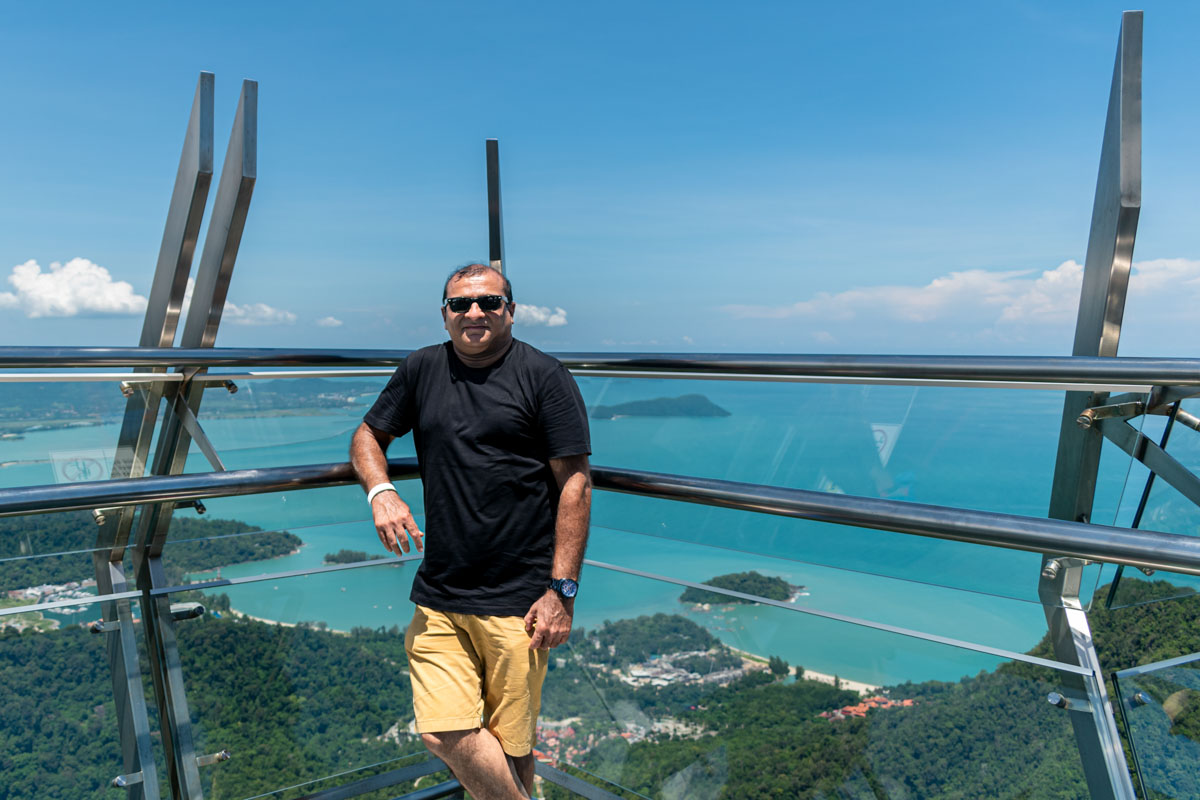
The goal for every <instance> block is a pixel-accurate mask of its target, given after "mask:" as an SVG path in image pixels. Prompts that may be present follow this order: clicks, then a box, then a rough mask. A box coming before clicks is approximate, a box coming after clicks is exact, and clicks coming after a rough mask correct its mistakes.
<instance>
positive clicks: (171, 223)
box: [97, 72, 214, 562]
mask: <svg viewBox="0 0 1200 800" xmlns="http://www.w3.org/2000/svg"><path fill="white" fill-rule="evenodd" d="M213 87H214V78H213V74H212V73H211V72H201V73H200V78H199V80H198V81H197V83H196V94H195V97H194V98H193V99H192V113H191V116H190V117H189V118H188V126H187V132H186V133H185V134H184V139H183V152H182V153H181V154H180V156H179V169H178V170H177V171H176V173H175V188H174V190H173V191H172V192H171V204H170V206H169V208H168V209H167V222H166V225H165V226H164V228H163V237H162V243H161V244H160V245H159V250H158V264H157V266H156V267H155V270H154V281H153V283H152V284H151V288H150V301H149V303H148V304H147V306H146V316H145V319H144V320H143V321H142V334H141V338H140V339H139V341H138V344H139V346H140V347H156V348H158V347H163V348H168V347H170V346H171V345H172V344H174V342H175V330H176V327H177V325H178V322H179V309H180V306H181V304H182V303H183V296H184V293H185V291H186V289H187V279H188V274H189V273H190V272H191V269H192V256H193V254H194V253H195V250H196V241H197V240H198V239H199V236H200V223H201V221H202V219H203V217H204V206H205V203H206V202H207V200H208V189H209V186H210V184H211V183H212V172H213ZM135 371H139V372H142V371H145V372H161V371H163V370H162V368H160V367H149V368H135ZM162 395H163V386H162V385H161V384H150V385H149V386H147V387H146V391H145V392H144V393H143V392H134V393H133V394H132V395H131V396H130V397H129V400H128V402H127V403H126V408H125V416H124V419H123V420H122V423H121V432H120V434H119V437H118V440H117V452H116V457H115V458H114V460H113V471H112V477H114V478H136V477H139V476H141V475H144V474H145V472H146V460H147V457H148V456H149V453H150V441H151V439H152V438H153V435H154V423H155V421H156V419H157V418H158V406H159V401H160V399H161V398H162ZM132 521H133V514H132V509H130V511H129V512H126V513H122V514H121V515H120V520H119V523H118V524H117V525H113V526H110V527H109V528H108V530H103V529H102V534H103V536H102V538H103V539H104V541H98V542H97V546H103V547H111V548H113V553H112V560H113V561H116V562H119V561H121V559H122V558H123V557H124V548H125V545H126V543H127V542H128V539H129V531H130V527H131V524H132Z"/></svg>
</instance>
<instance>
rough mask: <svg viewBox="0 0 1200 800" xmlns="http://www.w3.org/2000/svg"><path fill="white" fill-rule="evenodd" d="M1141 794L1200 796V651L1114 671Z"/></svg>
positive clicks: (1168, 796) (1153, 796) (1154, 796)
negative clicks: (1140, 785)
mask: <svg viewBox="0 0 1200 800" xmlns="http://www.w3.org/2000/svg"><path fill="white" fill-rule="evenodd" d="M1114 684H1115V686H1116V692H1117V696H1118V698H1117V699H1118V701H1119V705H1120V708H1121V712H1122V717H1123V719H1124V721H1125V730H1126V733H1127V734H1128V736H1129V742H1130V744H1131V746H1132V748H1133V752H1134V755H1135V759H1136V764H1137V774H1138V778H1139V780H1140V781H1141V783H1142V796H1143V797H1152V798H1160V797H1161V798H1196V797H1200V770H1197V765H1198V764H1200V654H1195V655H1191V656H1186V657H1183V658H1178V659H1172V660H1171V661H1168V662H1159V663H1158V664H1150V665H1147V666H1144V667H1138V668H1135V669H1130V670H1125V671H1122V672H1118V673H1116V674H1115V675H1114Z"/></svg>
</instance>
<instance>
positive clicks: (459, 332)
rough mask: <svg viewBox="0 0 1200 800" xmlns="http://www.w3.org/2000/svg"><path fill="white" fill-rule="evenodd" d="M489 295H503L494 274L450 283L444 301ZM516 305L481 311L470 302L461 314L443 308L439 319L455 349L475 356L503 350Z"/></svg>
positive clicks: (502, 280)
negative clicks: (444, 325) (469, 305)
mask: <svg viewBox="0 0 1200 800" xmlns="http://www.w3.org/2000/svg"><path fill="white" fill-rule="evenodd" d="M492 294H494V295H499V296H501V297H503V296H504V279H503V278H501V277H500V276H499V275H497V274H496V273H495V272H484V273H482V274H480V275H468V276H467V277H465V278H460V279H458V280H456V281H452V282H451V283H450V286H449V287H447V289H446V297H447V299H449V298H451V297H484V296H486V295H492ZM515 305H516V304H515V303H505V304H504V305H502V306H500V308H499V309H497V310H496V311H484V310H483V309H481V308H480V307H479V304H478V303H472V304H471V307H470V308H469V309H467V310H466V311H463V312H461V313H456V312H454V311H451V310H450V309H449V308H448V307H446V306H442V320H443V321H444V322H445V323H446V332H447V333H449V334H450V341H451V342H453V343H454V349H455V350H457V351H458V352H460V353H462V354H464V355H468V356H476V355H482V354H484V353H488V352H492V351H495V350H498V349H500V348H502V347H504V346H505V345H506V344H507V343H508V341H509V340H510V339H511V338H512V323H513V307H514V306H515Z"/></svg>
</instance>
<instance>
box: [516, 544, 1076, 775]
mask: <svg viewBox="0 0 1200 800" xmlns="http://www.w3.org/2000/svg"><path fill="white" fill-rule="evenodd" d="M598 572H600V570H598V569H596V568H594V567H593V568H589V570H588V571H587V573H586V577H587V582H588V585H589V589H588V591H593V590H596V586H597V585H598V584H605V586H606V588H605V590H604V593H605V594H606V595H607V594H610V593H611V592H613V591H615V590H619V591H620V593H621V594H622V595H624V596H630V597H635V598H642V597H646V596H649V595H654V594H658V593H660V590H659V589H657V588H653V589H651V588H647V587H646V586H644V584H646V583H658V582H659V581H652V580H650V579H647V578H645V577H640V576H633V575H628V574H616V575H613V576H609V577H601V576H599V575H598V574H597V573H598ZM609 584H611V585H609ZM665 586H666V589H665V590H661V591H665V593H667V594H671V595H675V596H678V595H679V593H680V592H681V591H682V590H683V589H684V588H685V587H682V586H680V585H677V584H673V583H666V584H665ZM597 591H598V590H597ZM580 596H581V599H580V601H579V603H580V608H582V607H583V606H584V603H585V601H584V600H583V599H582V598H583V594H582V593H581V595H580ZM639 605H642V606H644V607H643V608H641V609H630V610H629V611H628V612H627V613H625V614H622V615H618V614H615V613H614V614H613V615H612V616H611V617H609V618H607V619H605V620H603V621H600V622H599V623H596V624H594V625H592V626H590V627H588V626H583V627H581V628H577V629H576V630H575V632H574V633H573V635H572V638H571V641H570V643H569V644H568V645H567V646H565V647H564V648H560V649H558V650H555V651H554V652H553V653H552V658H551V666H552V669H551V670H550V672H549V674H548V677H547V681H546V690H545V693H544V704H543V713H542V722H541V725H540V731H539V740H540V744H539V751H540V753H541V755H542V756H543V757H544V758H546V759H548V760H549V761H550V763H552V764H553V765H554V766H557V767H559V768H561V769H564V770H566V771H568V772H571V774H574V775H576V776H577V777H581V778H584V779H588V780H591V782H594V783H597V784H598V785H603V786H604V788H606V789H608V790H609V791H613V792H614V793H615V794H617V795H618V796H620V797H714V798H715V797H789V798H792V797H796V798H816V797H827V798H832V797H860V796H861V797H896V798H900V797H910V798H915V797H937V796H956V793H958V795H960V796H961V793H962V792H963V791H964V789H965V788H966V787H969V788H967V789H966V791H967V794H968V795H969V796H979V797H1032V798H1040V797H1047V798H1048V797H1085V796H1087V787H1086V783H1085V781H1084V777H1083V772H1082V766H1081V763H1080V759H1079V756H1078V751H1077V748H1076V744H1075V738H1074V734H1073V731H1072V726H1071V722H1070V719H1069V714H1068V713H1067V712H1064V711H1062V710H1060V709H1058V708H1055V707H1053V706H1051V705H1050V704H1049V703H1048V702H1047V696H1048V694H1049V693H1050V692H1053V691H1060V690H1061V689H1062V687H1063V685H1064V684H1065V683H1067V682H1068V681H1071V680H1073V679H1075V675H1074V674H1068V673H1067V672H1065V671H1064V669H1065V668H1060V667H1055V666H1053V665H1052V664H1049V663H1043V664H1031V663H1026V662H1024V661H1023V660H1022V659H1021V658H1020V657H1016V656H1015V654H1014V655H1013V657H1005V656H1002V655H999V654H997V653H995V652H992V653H986V652H981V651H978V650H975V649H973V648H972V646H970V645H967V644H965V643H960V644H957V645H955V644H950V643H947V642H943V641H928V640H921V639H915V638H912V637H909V636H903V635H899V634H897V633H895V632H891V631H888V630H883V629H880V628H871V627H865V628H864V626H861V625H856V624H854V623H852V622H849V621H844V620H838V619H833V618H829V617H817V616H813V615H808V614H804V613H798V612H797V611H790V612H785V614H784V617H785V619H780V620H776V619H767V618H766V617H765V615H763V614H762V612H763V611H764V610H765V608H764V606H761V605H754V604H737V605H739V606H741V609H742V610H743V612H744V614H745V618H744V620H743V622H742V623H739V624H745V626H746V627H747V628H750V627H752V626H761V627H763V628H770V627H774V628H775V630H773V631H772V632H771V637H770V638H767V637H757V638H755V637H748V641H752V642H755V643H754V644H752V645H751V646H752V647H754V648H755V649H750V647H746V648H734V647H730V646H729V645H728V643H727V642H726V641H723V640H722V639H721V638H720V637H718V636H715V635H713V633H712V631H711V630H710V629H708V628H706V627H705V625H703V624H700V623H699V622H697V620H696V618H695V617H693V616H689V615H687V614H667V613H651V612H652V611H653V609H654V606H653V605H652V604H649V603H641V604H639ZM711 608H712V610H713V611H715V610H716V608H717V607H716V606H711ZM859 628H864V630H865V631H866V632H867V633H866V635H867V636H868V638H872V639H873V642H872V645H871V646H870V647H868V648H863V649H862V650H858V649H857V648H850V647H848V645H847V642H848V641H851V640H854V639H856V638H858V636H859V634H858V633H856V632H855V631H856V629H859ZM788 647H791V648H792V651H793V652H795V653H797V654H798V656H797V657H795V658H792V659H789V658H787V657H785V656H783V655H782V653H783V652H785V651H786V648H788ZM848 649H854V651H855V653H856V654H857V657H852V658H850V659H846V657H845V652H844V651H846V650H848ZM839 659H840V660H841V666H840V667H838V668H836V669H832V670H828V669H827V670H822V669H819V668H818V667H817V666H816V665H826V664H833V663H837V662H838V661H839ZM981 659H982V660H981ZM985 662H986V663H985ZM917 664H920V665H921V666H919V667H918V666H916V665H917ZM902 665H907V666H902ZM797 667H800V669H799V670H797ZM898 670H900V671H903V670H911V671H910V672H909V673H908V676H909V677H908V678H907V679H904V680H899V679H897V678H896V677H892V678H883V677H881V676H884V675H893V676H896V675H898V674H902V672H898ZM1079 677H1080V679H1083V676H1079ZM588 776H594V777H592V778H589V777H588ZM617 787H619V789H618V788H617ZM545 796H546V797H548V798H551V797H552V798H565V797H569V796H570V795H568V794H566V793H565V791H564V790H561V789H558V788H553V787H551V788H548V789H546V791H545Z"/></svg>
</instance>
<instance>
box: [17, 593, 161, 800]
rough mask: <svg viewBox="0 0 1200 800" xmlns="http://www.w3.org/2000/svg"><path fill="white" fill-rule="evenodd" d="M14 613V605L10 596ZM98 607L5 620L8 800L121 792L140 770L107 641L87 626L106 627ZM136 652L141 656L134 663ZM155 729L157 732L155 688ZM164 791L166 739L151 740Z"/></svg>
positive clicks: (133, 612) (135, 621) (136, 616)
mask: <svg viewBox="0 0 1200 800" xmlns="http://www.w3.org/2000/svg"><path fill="white" fill-rule="evenodd" d="M124 602H126V603H128V604H129V605H128V607H129V608H130V619H131V620H132V628H133V636H134V640H135V641H136V642H137V645H138V647H139V648H140V647H142V645H143V639H142V626H141V622H140V616H141V615H140V612H139V610H138V604H137V603H136V602H134V601H124ZM3 605H4V606H5V607H6V608H11V607H14V605H13V601H12V600H11V599H10V598H5V599H4V601H3ZM101 616H102V611H101V605H100V603H91V604H87V605H82V606H80V607H79V608H78V609H74V608H53V609H45V610H42V611H34V612H28V613H22V614H10V615H5V616H0V681H3V685H4V691H3V692H2V693H0V776H2V778H3V781H2V783H3V787H2V788H0V796H3V797H6V798H42V797H53V798H57V797H72V798H75V797H78V798H97V800H98V799H99V798H108V797H112V796H113V795H114V790H113V788H112V787H111V782H112V781H113V779H115V778H117V777H118V776H120V775H124V774H127V773H133V772H137V771H138V770H140V769H141V768H142V766H141V765H139V764H137V763H136V762H134V764H133V765H132V766H133V768H132V769H129V768H128V767H127V765H126V764H125V763H124V761H123V756H122V742H121V725H122V723H121V719H120V718H119V715H118V709H117V706H116V704H115V703H114V699H113V678H112V674H113V673H112V669H111V668H110V661H109V652H108V645H109V641H108V638H109V637H115V636H119V635H120V634H119V633H116V632H112V633H92V632H91V631H90V630H89V629H88V627H87V625H86V624H84V623H91V622H94V621H98V620H100V618H101ZM137 663H138V654H137V653H134V654H133V664H134V665H135V666H136V664H137ZM145 689H146V698H145V700H144V702H145V705H146V706H147V707H149V708H147V709H146V713H147V715H148V718H149V722H148V727H147V730H148V731H153V730H154V729H155V726H156V721H155V720H154V712H153V708H152V707H153V700H152V699H151V697H150V692H149V687H148V686H147V687H145ZM148 742H149V744H148V746H149V747H150V748H151V750H152V752H154V754H155V757H156V759H157V761H158V763H157V766H155V765H151V768H152V772H153V773H154V774H156V775H157V776H158V781H159V783H158V785H159V787H160V790H161V791H162V792H163V794H166V793H167V788H168V787H169V781H168V780H167V777H166V773H165V772H164V771H163V762H162V761H161V756H162V753H161V747H160V745H159V740H158V737H157V736H156V735H155V736H150V737H149V739H148Z"/></svg>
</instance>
